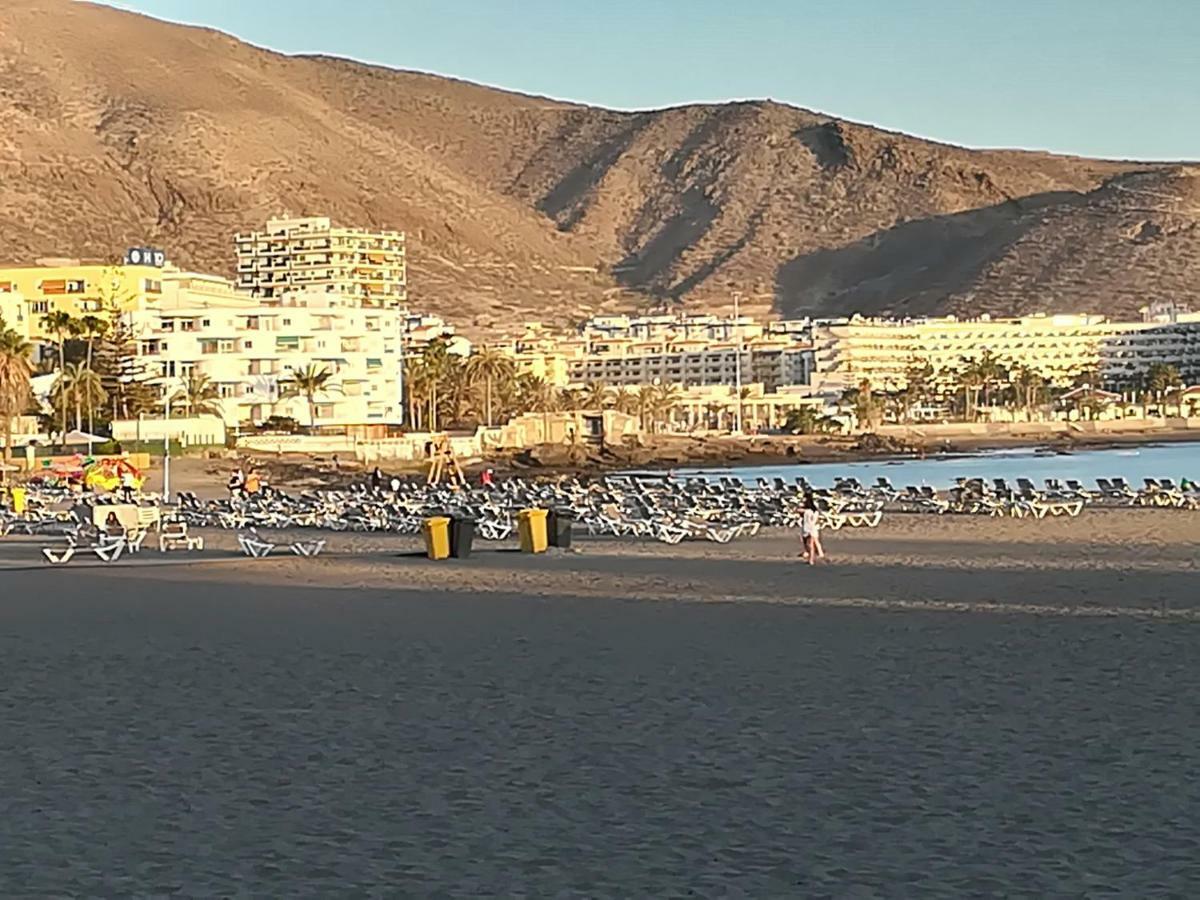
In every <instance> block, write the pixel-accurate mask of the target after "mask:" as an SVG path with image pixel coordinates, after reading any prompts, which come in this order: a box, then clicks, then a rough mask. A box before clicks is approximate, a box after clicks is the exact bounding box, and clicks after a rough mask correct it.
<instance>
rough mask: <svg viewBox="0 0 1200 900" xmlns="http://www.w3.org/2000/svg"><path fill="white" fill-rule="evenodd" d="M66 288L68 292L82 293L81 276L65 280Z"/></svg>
mask: <svg viewBox="0 0 1200 900" xmlns="http://www.w3.org/2000/svg"><path fill="white" fill-rule="evenodd" d="M66 289H67V293H68V294H82V293H83V290H84V282H83V279H82V278H72V279H70V280H69V281H67V284H66Z"/></svg>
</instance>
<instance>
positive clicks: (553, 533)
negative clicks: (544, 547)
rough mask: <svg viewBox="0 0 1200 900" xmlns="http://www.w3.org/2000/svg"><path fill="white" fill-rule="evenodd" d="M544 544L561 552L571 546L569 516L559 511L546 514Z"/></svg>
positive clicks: (553, 510)
mask: <svg viewBox="0 0 1200 900" xmlns="http://www.w3.org/2000/svg"><path fill="white" fill-rule="evenodd" d="M546 543H547V544H549V545H550V546H551V547H560V548H562V549H563V550H566V549H568V548H570V546H571V514H570V513H569V512H566V511H565V510H561V509H552V510H550V511H549V512H548V513H546Z"/></svg>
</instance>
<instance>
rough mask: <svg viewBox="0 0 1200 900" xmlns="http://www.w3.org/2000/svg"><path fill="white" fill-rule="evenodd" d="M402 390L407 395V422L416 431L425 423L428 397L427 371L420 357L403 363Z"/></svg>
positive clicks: (410, 358)
mask: <svg viewBox="0 0 1200 900" xmlns="http://www.w3.org/2000/svg"><path fill="white" fill-rule="evenodd" d="M404 390H405V392H406V393H407V395H408V396H407V398H406V399H407V401H408V421H409V423H410V424H411V425H412V427H413V429H414V430H416V431H420V430H421V426H422V425H423V424H424V422H425V415H424V411H425V404H426V402H427V400H428V395H429V370H428V369H427V368H426V367H425V362H424V360H422V359H421V358H420V357H409V358H408V359H406V360H405V361H404Z"/></svg>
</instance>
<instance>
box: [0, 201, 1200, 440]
mask: <svg viewBox="0 0 1200 900" xmlns="http://www.w3.org/2000/svg"><path fill="white" fill-rule="evenodd" d="M233 244H234V248H235V258H234V263H233V266H232V268H234V269H235V271H236V275H235V277H234V278H232V279H230V278H226V277H223V276H219V275H212V274H205V273H197V272H190V271H185V270H183V269H180V268H178V267H177V266H175V265H173V264H172V263H171V262H170V260H169V259H168V258H167V256H166V254H164V253H163V252H162V251H159V250H156V249H154V248H134V249H131V250H129V251H128V252H127V253H126V255H125V258H124V259H123V260H120V261H116V260H114V261H111V262H109V263H104V262H94V263H91V262H86V261H80V260H67V259H43V260H38V261H37V262H36V264H35V265H26V266H16V267H9V268H2V269H0V317H2V319H3V329H4V331H5V334H6V335H7V337H6V343H5V346H11V347H20V348H21V349H20V351H19V352H21V353H23V354H27V355H28V358H29V360H30V366H31V375H32V377H31V382H30V395H31V399H30V402H29V403H28V404H26V405H22V406H21V408H20V409H17V408H14V404H13V403H12V402H10V403H9V404H8V408H9V409H10V410H11V415H10V416H9V420H10V428H9V432H10V433H11V435H12V437H11V439H10V440H11V442H12V444H13V445H14V446H20V445H22V444H24V443H28V442H30V441H38V442H42V443H46V442H53V441H54V440H55V435H56V433H57V434H58V435H59V436H60V437H61V435H62V433H63V432H65V431H67V430H68V429H70V428H76V429H84V428H87V429H89V430H90V429H95V428H97V427H98V426H97V423H101V425H103V426H105V427H106V428H107V430H108V431H109V432H110V434H111V437H113V438H115V439H117V440H121V439H128V437H129V435H130V434H131V433H132V432H133V431H135V430H136V432H137V433H138V434H139V435H140V434H143V433H154V434H156V435H158V436H159V437H166V436H170V437H172V438H177V439H181V440H190V441H192V442H194V443H217V442H220V441H224V440H225V437H226V435H227V434H230V433H242V432H247V433H261V432H263V431H264V430H279V431H288V430H290V431H292V432H303V433H306V434H309V435H324V436H333V435H340V436H351V437H354V438H355V439H364V440H370V439H386V438H389V437H393V436H395V435H397V434H401V433H406V432H414V431H417V432H429V431H444V430H447V429H459V430H466V431H472V430H476V429H493V430H494V431H495V432H496V434H495V435H493V442H496V441H501V440H502V439H501V438H500V437H499V436H498V435H499V434H501V433H502V432H503V426H505V425H506V423H507V424H509V425H511V423H512V422H513V421H516V420H522V419H523V420H524V422H525V424H526V426H528V427H525V428H523V429H517V431H516V432H514V431H513V430H512V429H511V428H509V431H508V432H507V436H506V437H504V438H503V440H504V441H507V442H509V443H515V444H517V445H522V444H525V445H531V444H535V443H542V442H552V441H557V440H564V439H567V438H568V437H569V436H570V435H572V434H574V433H576V428H582V429H584V430H585V431H587V432H589V433H591V432H595V431H596V430H597V429H601V428H602V429H603V430H605V431H608V432H611V433H612V434H616V435H629V434H635V433H638V432H682V433H722V432H726V433H727V432H739V433H741V432H752V433H761V432H770V431H776V432H778V431H786V432H788V433H797V432H811V431H856V430H860V431H861V430H867V429H871V428H874V427H878V426H882V425H885V424H887V423H896V424H902V423H945V422H953V421H958V422H1017V421H1039V420H1048V419H1054V418H1063V419H1072V418H1074V419H1118V418H1127V417H1146V416H1168V415H1171V416H1176V417H1186V416H1188V415H1190V414H1191V413H1192V412H1193V411H1194V410H1193V407H1194V405H1195V402H1196V399H1197V398H1198V397H1200V394H1198V393H1197V392H1194V391H1192V390H1188V385H1192V384H1196V383H1197V382H1200V314H1197V313H1193V312H1190V311H1188V310H1187V309H1184V308H1181V307H1179V306H1177V305H1175V304H1174V303H1172V302H1171V299H1170V298H1159V299H1156V300H1155V301H1154V302H1148V303H1147V305H1146V307H1145V308H1144V310H1143V315H1142V318H1141V319H1140V320H1139V321H1124V322H1117V321H1109V320H1107V319H1105V318H1103V317H1100V316H1095V315H1084V314H1079V315H1035V316H1023V317H1020V318H1006V319H1000V318H988V317H981V318H977V319H958V318H953V317H944V318H921V319H871V318H863V317H860V316H853V317H849V318H839V319H796V320H784V321H770V322H759V321H755V320H754V319H753V318H751V317H748V316H744V315H740V314H736V313H735V314H733V315H724V314H717V313H715V312H714V313H708V314H694V313H678V314H661V315H602V316H595V317H593V318H590V319H588V320H586V321H584V322H582V323H580V324H578V326H577V327H575V328H574V329H570V330H563V329H554V328H550V327H547V326H545V325H542V324H539V323H525V324H523V325H519V326H517V325H516V324H515V323H514V328H513V329H512V330H511V331H510V332H509V333H496V334H494V335H487V336H482V340H478V339H479V338H480V337H481V336H479V335H473V336H472V337H474V338H476V339H477V340H476V341H474V342H473V341H472V340H469V339H468V338H467V337H466V336H464V335H462V334H459V333H458V332H457V331H456V329H455V327H454V324H453V323H452V322H447V321H445V320H443V319H442V318H440V317H438V316H433V315H422V314H418V313H414V312H411V311H410V309H409V295H408V278H407V254H406V243H405V235H404V234H403V233H401V232H398V231H373V230H367V229H363V228H353V227H339V226H336V225H335V224H334V223H332V222H331V220H330V219H329V218H327V217H306V218H274V219H270V220H269V221H267V222H266V223H265V225H264V226H263V228H262V229H261V230H255V231H251V232H249V233H246V234H238V235H236V236H235V237H234V238H233ZM5 352H9V353H13V352H17V351H16V350H9V351H5ZM85 413H86V417H85ZM606 413H607V414H609V417H608V420H607V421H606V422H605V423H604V424H602V425H591V426H587V425H585V424H584V422H583V419H582V418H581V416H583V417H586V416H589V415H590V416H592V417H593V418H595V417H603V416H604V415H605V414H606ZM618 417H619V421H618ZM85 418H86V421H85ZM104 436H105V437H107V436H108V435H104Z"/></svg>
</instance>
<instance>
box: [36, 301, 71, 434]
mask: <svg viewBox="0 0 1200 900" xmlns="http://www.w3.org/2000/svg"><path fill="white" fill-rule="evenodd" d="M42 327H43V328H45V329H46V331H48V332H49V333H50V334H52V335H53V336H54V340H55V343H57V344H58V371H59V373H60V375H59V378H60V379H61V377H62V375H61V373H62V371H63V370H64V369H66V367H67V337H68V336H70V334H71V333H72V332H73V331H74V330H75V320H74V319H72V318H71V316H70V314H69V313H66V312H64V311H63V310H61V309H56V310H54V311H53V312H48V313H45V314H43V315H42ZM59 393H60V394H64V395H65V392H62V391H60V392H59ZM61 422H62V435H64V436H65V435H66V433H67V407H66V404H64V405H63V407H62V420H61ZM60 440H61V436H60Z"/></svg>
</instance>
